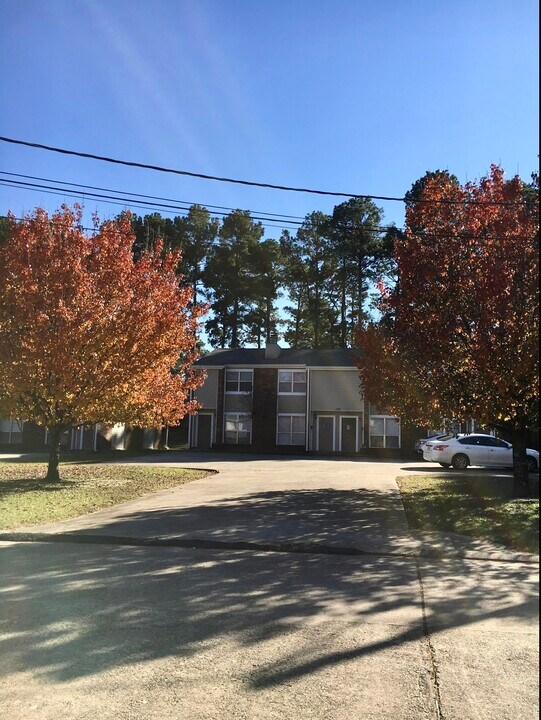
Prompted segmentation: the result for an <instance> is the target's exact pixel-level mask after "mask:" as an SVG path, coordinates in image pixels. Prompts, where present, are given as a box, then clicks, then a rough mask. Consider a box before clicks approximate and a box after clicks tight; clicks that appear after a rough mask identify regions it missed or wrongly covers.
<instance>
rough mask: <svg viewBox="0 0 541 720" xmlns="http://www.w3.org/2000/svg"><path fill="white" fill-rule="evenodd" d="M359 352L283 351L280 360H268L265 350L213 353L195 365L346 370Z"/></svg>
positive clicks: (353, 364)
mask: <svg viewBox="0 0 541 720" xmlns="http://www.w3.org/2000/svg"><path fill="white" fill-rule="evenodd" d="M358 355H359V351H358V350H348V349H343V348H337V349H333V350H311V349H305V350H299V349H294V348H283V349H282V350H281V351H280V354H279V356H278V357H277V358H266V357H265V349H264V348H261V349H259V348H226V349H223V350H213V351H212V352H211V353H208V355H203V356H202V357H201V358H199V360H197V362H196V363H195V364H196V365H197V366H200V367H224V366H225V365H228V366H233V365H234V366H240V365H246V366H248V367H256V366H258V365H264V366H266V367H290V366H291V367H295V366H298V365H300V366H306V367H344V368H354V367H356V365H355V357H356V356H357V357H358Z"/></svg>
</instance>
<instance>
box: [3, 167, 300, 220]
mask: <svg viewBox="0 0 541 720" xmlns="http://www.w3.org/2000/svg"><path fill="white" fill-rule="evenodd" d="M0 175H9V176H11V177H17V178H25V179H26V180H41V181H43V182H48V183H57V184H59V185H70V186H72V187H78V188H85V189H86V188H88V189H89V190H102V191H103V192H107V193H116V194H121V195H132V196H133V197H140V198H145V199H147V200H164V201H165V202H172V203H180V204H185V205H187V206H188V207H191V206H192V205H200V206H201V207H205V208H207V209H208V208H215V209H217V210H230V211H232V210H236V209H237V208H232V207H225V206H224V205H209V204H208V203H200V202H192V201H189V200H175V198H166V197H160V196H159V195H143V194H141V193H134V192H130V191H129V190H112V189H111V188H104V187H96V186H95V185H82V184H80V183H74V182H66V181H65V180H51V178H43V177H36V176H34V175H22V174H21V173H12V172H7V171H6V170H0ZM250 213H255V214H256V215H272V216H273V217H276V218H291V219H293V220H304V217H303V216H302V215H284V214H283V213H271V212H265V211H264V210H250Z"/></svg>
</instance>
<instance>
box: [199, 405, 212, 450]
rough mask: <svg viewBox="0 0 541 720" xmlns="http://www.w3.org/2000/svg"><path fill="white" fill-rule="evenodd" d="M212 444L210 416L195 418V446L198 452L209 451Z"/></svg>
mask: <svg viewBox="0 0 541 720" xmlns="http://www.w3.org/2000/svg"><path fill="white" fill-rule="evenodd" d="M211 443H212V415H208V414H207V415H198V416H197V445H196V447H197V448H198V449H199V450H210V446H211Z"/></svg>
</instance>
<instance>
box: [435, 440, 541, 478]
mask: <svg viewBox="0 0 541 720" xmlns="http://www.w3.org/2000/svg"><path fill="white" fill-rule="evenodd" d="M526 457H527V462H528V470H529V472H535V471H536V470H538V469H539V453H538V452H537V450H531V449H530V448H528V449H527V450H526ZM423 458H424V459H425V460H428V461H429V462H437V463H439V464H440V465H441V466H442V467H444V468H449V467H451V466H453V467H454V468H455V469H456V470H465V469H466V468H467V467H468V465H484V466H486V467H513V446H512V445H510V444H509V443H508V442H506V441H505V440H500V438H497V437H493V436H492V435H478V434H475V435H465V436H464V437H455V436H453V435H449V436H447V437H445V438H440V439H438V440H436V441H431V442H428V443H426V445H425V446H424V450H423Z"/></svg>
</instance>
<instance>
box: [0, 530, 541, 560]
mask: <svg viewBox="0 0 541 720" xmlns="http://www.w3.org/2000/svg"><path fill="white" fill-rule="evenodd" d="M0 542H28V543H71V544H79V545H81V544H85V545H119V546H127V547H177V548H185V549H192V550H193V549H201V550H251V551H256V552H278V553H290V554H316V555H342V556H350V557H356V556H357V557H358V556H368V555H372V556H382V557H398V558H409V559H422V558H427V559H434V558H436V559H438V560H477V561H483V562H490V561H497V562H506V563H529V564H532V565H538V564H539V556H538V555H534V554H532V553H505V554H504V553H497V552H493V553H479V552H474V551H471V550H464V551H460V550H456V551H452V552H441V551H440V550H434V549H431V548H421V549H420V550H419V551H398V550H384V549H381V548H380V549H377V548H367V549H361V548H356V547H340V546H333V545H323V544H320V543H257V542H246V541H223V540H203V539H200V538H179V537H160V536H157V537H148V538H138V537H128V536H121V535H92V534H84V533H29V532H24V533H22V532H11V533H10V532H2V533H0Z"/></svg>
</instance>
